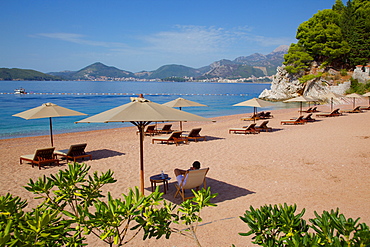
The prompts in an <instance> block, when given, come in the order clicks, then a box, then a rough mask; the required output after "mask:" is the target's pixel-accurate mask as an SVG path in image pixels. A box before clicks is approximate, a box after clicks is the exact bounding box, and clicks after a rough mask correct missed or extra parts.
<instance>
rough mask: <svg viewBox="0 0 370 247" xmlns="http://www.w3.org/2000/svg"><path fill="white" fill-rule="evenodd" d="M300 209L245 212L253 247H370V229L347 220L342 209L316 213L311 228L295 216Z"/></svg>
mask: <svg viewBox="0 0 370 247" xmlns="http://www.w3.org/2000/svg"><path fill="white" fill-rule="evenodd" d="M296 208H297V206H296V205H293V206H288V205H287V204H284V205H274V206H272V205H265V206H261V207H260V208H259V209H254V208H253V207H252V206H251V207H250V210H249V211H248V210H247V211H246V212H245V214H244V216H241V217H240V218H241V220H242V221H244V222H245V223H247V224H248V226H249V228H250V230H249V231H248V232H247V233H239V234H240V235H241V236H249V235H253V238H252V239H253V242H252V243H254V244H258V245H260V246H271V247H273V246H348V247H350V246H364V247H365V246H370V231H369V227H368V226H367V225H366V224H364V223H358V221H359V218H357V219H356V220H353V219H352V218H349V219H346V218H345V216H344V215H343V214H339V209H337V210H331V211H330V212H327V211H324V212H323V213H322V215H319V214H318V213H317V212H315V216H316V218H314V219H310V220H309V221H310V222H311V224H312V225H308V224H307V223H306V221H305V220H304V219H302V216H303V215H304V212H305V209H303V210H302V212H301V213H298V214H295V211H296Z"/></svg>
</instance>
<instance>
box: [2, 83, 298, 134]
mask: <svg viewBox="0 0 370 247" xmlns="http://www.w3.org/2000/svg"><path fill="white" fill-rule="evenodd" d="M20 87H23V88H25V89H26V91H27V92H28V93H29V94H25V95H15V94H13V91H14V89H16V88H20ZM265 88H270V84H262V83H261V84H255V83H208V82H207V83H206V82H204V83H202V82H111V81H1V82H0V109H1V111H0V118H1V121H0V139H7V138H16V137H26V136H41V135H48V134H49V131H50V130H49V119H47V118H43V119H32V120H25V119H22V118H19V117H13V116H12V115H13V114H16V113H19V112H22V111H25V110H28V109H31V108H34V107H37V106H40V105H42V104H43V103H47V102H51V103H54V104H57V105H59V106H62V107H66V108H69V109H72V110H76V111H79V112H83V113H86V114H88V115H89V116H92V115H95V114H98V113H101V112H103V111H106V110H109V109H111V108H114V107H117V106H120V105H123V104H126V103H129V102H130V97H136V96H137V95H138V94H140V93H142V94H144V97H145V98H147V99H149V100H151V101H153V102H156V103H159V104H163V103H166V102H168V101H171V100H174V99H176V98H178V97H182V98H185V99H188V100H192V101H196V102H199V103H202V104H205V105H208V107H187V108H183V109H182V110H185V111H187V112H190V113H193V114H197V115H200V116H203V117H207V118H212V117H217V116H224V115H232V114H241V113H250V112H253V107H236V106H233V104H236V103H239V102H242V101H245V100H248V99H251V98H253V97H258V96H259V94H260V93H261V92H262V91H263V90H264V89H265ZM286 107H292V105H290V104H284V103H276V104H275V105H274V106H273V107H272V108H264V109H263V110H269V109H270V110H271V109H276V108H286ZM86 117H88V116H77V117H57V118H53V119H52V121H53V134H60V133H69V132H80V131H88V130H97V129H109V128H118V127H125V126H132V125H131V123H90V124H82V123H81V124H75V123H74V122H75V121H79V120H82V119H84V118H86Z"/></svg>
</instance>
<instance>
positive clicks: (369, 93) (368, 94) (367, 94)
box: [362, 92, 370, 107]
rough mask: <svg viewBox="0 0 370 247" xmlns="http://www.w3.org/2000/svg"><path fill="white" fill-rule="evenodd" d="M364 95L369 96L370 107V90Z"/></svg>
mask: <svg viewBox="0 0 370 247" xmlns="http://www.w3.org/2000/svg"><path fill="white" fill-rule="evenodd" d="M362 96H364V97H368V98H369V107H370V92H367V93H365V94H363V95H362Z"/></svg>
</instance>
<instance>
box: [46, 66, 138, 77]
mask: <svg viewBox="0 0 370 247" xmlns="http://www.w3.org/2000/svg"><path fill="white" fill-rule="evenodd" d="M49 74H51V75H57V76H60V77H63V78H65V79H68V80H99V79H104V78H127V77H135V75H134V74H133V73H131V72H128V71H124V70H120V69H117V68H116V67H113V66H107V65H105V64H102V63H100V62H97V63H94V64H91V65H89V66H87V67H85V68H83V69H81V70H79V71H64V72H51V73H49Z"/></svg>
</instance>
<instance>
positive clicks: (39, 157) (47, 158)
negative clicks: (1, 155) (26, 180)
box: [19, 147, 59, 169]
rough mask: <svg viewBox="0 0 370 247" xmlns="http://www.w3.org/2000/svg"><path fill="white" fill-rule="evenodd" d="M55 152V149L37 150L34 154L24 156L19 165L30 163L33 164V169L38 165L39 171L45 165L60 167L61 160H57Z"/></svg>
mask: <svg viewBox="0 0 370 247" xmlns="http://www.w3.org/2000/svg"><path fill="white" fill-rule="evenodd" d="M54 150H55V148H54V147H51V148H40V149H36V151H35V153H34V154H27V155H22V156H21V157H20V159H19V163H20V164H22V161H28V162H31V164H32V167H34V165H38V167H39V169H41V166H42V165H44V164H50V163H56V164H57V165H59V160H58V159H56V158H55V155H54Z"/></svg>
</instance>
